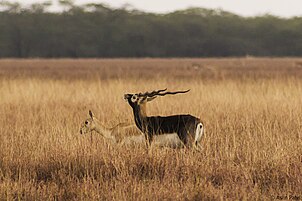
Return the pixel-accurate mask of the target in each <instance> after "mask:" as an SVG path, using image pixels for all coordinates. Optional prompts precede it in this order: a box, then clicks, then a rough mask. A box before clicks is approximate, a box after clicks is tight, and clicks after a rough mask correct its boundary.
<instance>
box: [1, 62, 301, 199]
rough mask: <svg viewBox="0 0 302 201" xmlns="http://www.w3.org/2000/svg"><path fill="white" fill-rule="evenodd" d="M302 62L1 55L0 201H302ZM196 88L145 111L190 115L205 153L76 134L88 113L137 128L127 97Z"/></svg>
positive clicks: (106, 121)
mask: <svg viewBox="0 0 302 201" xmlns="http://www.w3.org/2000/svg"><path fill="white" fill-rule="evenodd" d="M301 64H302V60H301V59H299V58H284V59H270V58H231V59H104V60H96V59H88V60H82V59H79V60H68V59H63V60H13V59H8V60H0V114H1V117H0V200H18V199H19V200H274V199H302V146H301V145H302V132H301V131H302V130H301V129H302V127H301V125H302V115H301V114H302V108H301V105H302V98H301V94H302V79H301V78H302V65H301ZM166 87H168V88H169V89H171V90H178V89H187V88H190V89H191V91H190V93H188V94H186V95H177V96H167V97H160V98H157V99H156V100H154V101H152V102H151V103H150V104H149V105H148V114H149V115H171V114H180V113H190V114H192V115H195V116H198V117H200V118H201V119H202V120H203V122H204V124H205V128H206V133H205V136H204V138H203V141H202V142H201V144H202V147H203V149H202V151H201V152H194V151H192V150H187V149H169V148H156V147H153V148H152V149H151V150H149V151H147V150H146V149H145V147H121V146H118V147H117V146H114V145H112V144H108V143H106V141H104V140H103V138H102V137H101V136H99V135H97V134H94V135H93V136H92V141H91V139H90V136H89V135H86V136H83V135H80V134H79V126H80V123H82V121H83V120H84V119H85V118H86V117H87V115H88V110H89V109H91V110H93V111H94V113H95V115H96V116H97V117H98V118H99V119H100V121H101V122H102V123H103V124H105V125H107V126H113V125H114V124H116V123H118V122H133V114H132V111H131V108H130V107H129V106H128V104H127V103H126V102H125V101H124V100H123V94H124V93H126V92H142V91H143V92H144V91H146V90H153V89H160V88H166Z"/></svg>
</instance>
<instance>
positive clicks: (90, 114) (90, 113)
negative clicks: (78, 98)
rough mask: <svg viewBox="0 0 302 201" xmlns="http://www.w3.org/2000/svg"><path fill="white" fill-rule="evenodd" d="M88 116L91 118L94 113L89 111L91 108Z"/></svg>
mask: <svg viewBox="0 0 302 201" xmlns="http://www.w3.org/2000/svg"><path fill="white" fill-rule="evenodd" d="M89 116H90V117H91V119H93V117H94V115H93V113H92V112H91V110H89Z"/></svg>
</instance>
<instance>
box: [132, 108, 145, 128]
mask: <svg viewBox="0 0 302 201" xmlns="http://www.w3.org/2000/svg"><path fill="white" fill-rule="evenodd" d="M133 113H134V121H135V124H136V126H137V127H138V128H139V129H140V130H141V131H142V130H143V122H145V119H146V118H147V115H146V104H142V105H137V107H135V108H133Z"/></svg>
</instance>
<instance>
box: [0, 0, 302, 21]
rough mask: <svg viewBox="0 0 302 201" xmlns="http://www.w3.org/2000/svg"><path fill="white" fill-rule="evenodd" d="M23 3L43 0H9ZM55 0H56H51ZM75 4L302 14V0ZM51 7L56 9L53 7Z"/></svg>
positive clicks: (112, 0)
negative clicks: (193, 7)
mask: <svg viewBox="0 0 302 201" xmlns="http://www.w3.org/2000/svg"><path fill="white" fill-rule="evenodd" d="M0 1H1V0H0ZM11 1H18V2H20V3H23V4H31V3H35V2H43V1H45V0H11ZM53 2H56V0H53ZM75 2H76V4H79V5H80V4H85V3H91V2H96V3H105V4H107V5H109V6H111V7H114V8H116V7H121V6H122V5H124V4H126V3H129V4H131V5H132V6H133V7H134V8H136V9H139V10H143V11H148V12H157V13H165V12H170V11H174V10H178V9H185V8H188V7H192V6H195V7H204V8H220V9H223V10H226V11H231V12H234V13H236V14H240V15H243V16H252V15H262V14H266V13H270V14H273V15H278V16H282V17H292V16H302V0H75ZM53 9H56V8H55V7H54V8H53Z"/></svg>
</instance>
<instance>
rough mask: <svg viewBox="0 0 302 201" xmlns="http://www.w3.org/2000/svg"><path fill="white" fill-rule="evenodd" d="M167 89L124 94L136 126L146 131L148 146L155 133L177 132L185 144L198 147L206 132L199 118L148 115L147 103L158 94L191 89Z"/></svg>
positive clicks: (186, 115) (187, 115)
mask: <svg viewBox="0 0 302 201" xmlns="http://www.w3.org/2000/svg"><path fill="white" fill-rule="evenodd" d="M166 90H167V89H163V90H158V91H152V92H146V93H136V94H125V95H124V99H125V100H127V101H128V103H129V105H130V106H131V107H132V109H133V114H134V120H135V124H136V126H137V127H138V128H139V129H140V130H141V131H142V132H143V133H144V135H145V140H146V144H147V146H150V145H151V143H152V140H153V136H154V135H162V134H172V133H176V134H177V135H178V137H179V139H180V140H181V141H182V142H183V143H184V145H185V146H191V145H193V146H194V147H196V148H197V145H198V142H199V141H200V140H201V138H202V136H203V133H204V127H203V124H202V122H201V121H200V119H199V118H197V117H194V116H192V115H189V114H182V115H172V116H164V117H161V116H150V117H148V116H147V114H146V103H147V102H148V101H152V100H153V99H155V98H156V97H157V96H165V95H168V94H171V95H174V94H179V93H187V92H188V91H190V90H186V91H175V92H169V91H166Z"/></svg>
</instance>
